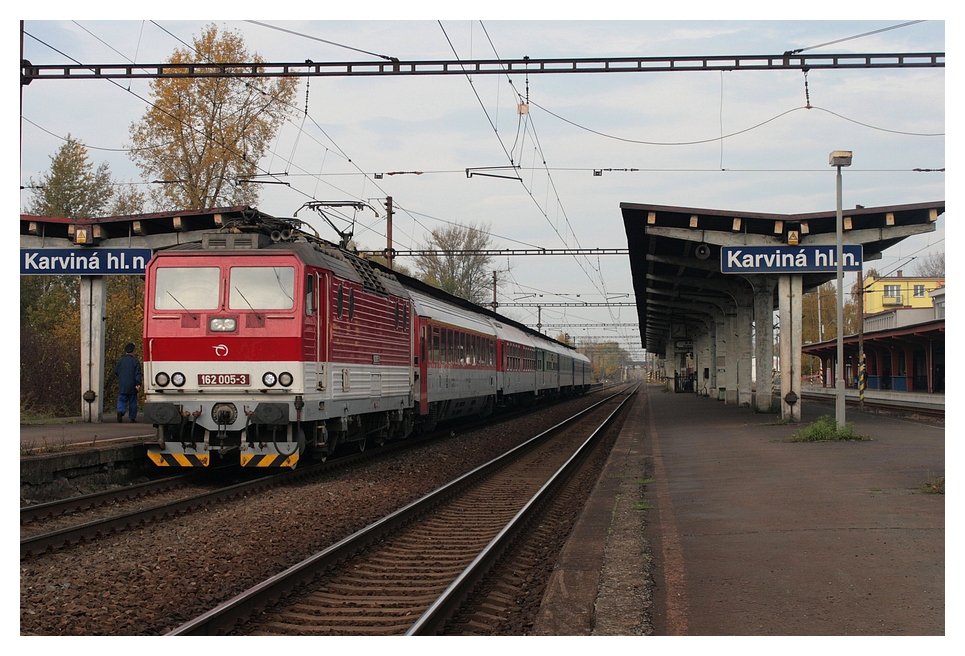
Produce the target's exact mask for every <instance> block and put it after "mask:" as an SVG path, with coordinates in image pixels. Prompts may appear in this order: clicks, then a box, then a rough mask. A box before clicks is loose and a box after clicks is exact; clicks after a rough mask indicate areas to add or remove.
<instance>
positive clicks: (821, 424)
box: [784, 415, 871, 442]
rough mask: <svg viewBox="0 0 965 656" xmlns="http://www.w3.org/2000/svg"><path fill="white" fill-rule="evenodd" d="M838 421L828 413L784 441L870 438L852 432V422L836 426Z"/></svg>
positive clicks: (861, 439) (830, 440) (836, 440)
mask: <svg viewBox="0 0 965 656" xmlns="http://www.w3.org/2000/svg"><path fill="white" fill-rule="evenodd" d="M837 424H838V422H836V421H835V420H834V417H832V416H830V415H824V416H822V417H820V418H819V419H818V420H817V421H816V422H814V423H812V424H809V425H808V426H806V427H804V428H802V429H800V430H799V431H797V432H796V433H794V435H792V436H791V437H789V438H787V439H786V440H784V441H785V442H840V441H847V442H851V441H855V442H857V441H864V440H870V439H871V436H870V435H859V434H857V433H855V432H854V426H853V425H852V424H845V425H844V426H838V425H837Z"/></svg>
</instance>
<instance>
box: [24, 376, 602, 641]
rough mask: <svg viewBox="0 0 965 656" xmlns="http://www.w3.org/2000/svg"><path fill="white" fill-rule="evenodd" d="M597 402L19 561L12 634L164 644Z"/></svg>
mask: <svg viewBox="0 0 965 656" xmlns="http://www.w3.org/2000/svg"><path fill="white" fill-rule="evenodd" d="M600 398H602V393H595V394H588V395H586V396H584V397H581V398H578V399H573V400H570V401H566V402H563V403H560V404H557V405H554V406H551V407H547V408H544V409H542V410H540V411H539V412H536V413H533V414H530V415H529V416H527V417H524V418H521V419H515V420H513V421H511V422H504V423H502V424H499V425H497V426H491V427H487V428H482V429H478V430H474V431H472V430H470V431H468V432H464V433H460V434H458V435H455V436H451V437H448V438H444V439H441V440H438V441H435V442H431V443H428V444H425V445H421V446H418V447H415V448H413V449H410V450H406V451H405V452H403V453H401V454H398V455H397V456H395V457H393V458H392V459H387V460H377V461H374V462H369V463H365V464H362V465H358V466H354V467H350V468H347V469H345V470H341V471H338V472H333V473H330V474H326V475H324V476H322V477H320V478H318V479H316V480H313V481H312V482H307V483H302V484H298V485H290V486H285V487H279V488H274V489H272V490H270V491H267V492H263V493H257V494H254V495H252V496H250V497H248V498H243V499H236V500H233V501H229V502H226V503H222V504H218V505H216V506H213V507H209V508H207V509H205V510H201V511H198V512H195V513H191V514H188V515H184V516H181V517H178V518H175V519H169V520H167V521H164V522H161V523H157V524H152V525H150V526H144V527H140V528H138V529H133V530H128V531H124V532H122V533H119V534H115V535H111V536H107V537H102V538H99V539H97V540H94V541H92V542H90V543H85V544H80V545H75V546H72V547H69V548H66V549H62V550H60V551H56V552H52V553H48V554H44V555H41V556H39V557H31V558H29V559H27V560H24V561H22V562H21V563H20V633H21V635H85V636H105V635H163V634H164V633H167V632H169V631H171V630H173V629H175V628H177V627H178V626H180V625H181V624H183V623H185V622H187V621H188V620H191V619H193V618H195V617H197V616H198V615H201V614H202V613H204V612H205V611H207V610H210V609H211V608H213V607H215V606H217V605H218V604H220V603H222V602H224V601H226V600H228V599H230V598H232V597H233V596H235V595H237V594H239V593H241V592H243V591H244V590H246V589H248V588H250V587H251V586H253V585H255V584H257V583H259V582H260V581H262V580H264V579H266V578H268V577H270V576H272V575H274V574H277V573H278V572H281V571H283V570H284V569H286V568H288V567H291V566H292V565H295V564H296V563H298V562H300V561H302V560H304V559H305V558H307V557H308V556H310V555H312V554H314V553H316V552H318V551H320V550H322V549H324V548H325V547H327V546H329V545H331V544H333V543H334V542H336V541H338V540H340V539H342V538H344V537H346V536H348V535H350V534H351V533H353V532H354V531H356V530H358V529H360V528H363V527H364V526H367V525H368V524H370V523H371V522H373V521H375V520H376V519H379V518H380V517H383V516H384V515H386V514H388V513H389V512H391V511H393V510H395V509H397V508H399V507H401V506H403V505H405V504H406V503H408V502H410V501H412V500H414V499H417V498H419V497H421V496H423V495H425V494H426V493H428V492H430V491H432V490H434V489H436V488H437V487H439V486H440V485H442V484H444V483H446V482H448V481H450V480H452V479H453V478H455V477H456V476H458V475H460V474H462V473H464V472H466V471H468V470H470V469H472V468H474V467H476V466H478V465H480V464H482V463H484V462H487V461H488V460H490V459H492V458H493V457H495V456H497V455H499V454H500V453H503V452H504V451H506V450H507V449H509V448H511V447H512V446H515V445H516V444H519V443H520V442H522V441H523V440H525V439H527V438H529V437H531V436H533V435H535V434H537V433H538V432H540V431H541V430H545V429H546V428H549V427H551V426H553V425H555V424H557V423H559V422H560V421H562V420H563V419H564V418H566V417H568V416H570V415H571V414H573V413H574V412H576V411H577V410H579V409H580V408H582V407H586V406H588V405H590V404H591V403H592V402H595V401H597V400H599V399H600Z"/></svg>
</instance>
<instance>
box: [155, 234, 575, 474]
mask: <svg viewBox="0 0 965 656" xmlns="http://www.w3.org/2000/svg"><path fill="white" fill-rule="evenodd" d="M144 374H145V375H144V380H145V383H144V384H145V387H146V394H147V400H146V403H145V406H144V409H143V416H144V418H145V419H146V420H147V421H148V422H150V423H153V424H154V425H155V426H156V427H157V436H158V443H157V445H155V446H152V447H151V448H150V449H149V451H148V454H149V456H150V458H151V459H152V460H153V461H154V462H155V464H157V465H159V466H175V467H203V466H208V465H209V464H210V463H211V462H212V460H213V459H214V460H221V459H227V458H232V459H235V458H236V459H237V462H240V464H241V466H243V467H294V466H295V465H296V464H297V463H298V462H299V460H300V459H303V458H319V459H321V458H325V457H327V456H328V455H329V454H330V453H332V452H333V451H334V449H335V448H336V447H337V446H339V445H341V444H345V443H354V444H355V445H356V446H357V447H358V448H359V449H364V448H365V446H366V444H367V443H371V442H375V443H382V442H384V441H386V440H389V439H396V438H404V437H406V436H408V435H410V434H411V433H412V432H413V431H414V430H420V429H427V430H428V429H432V428H433V427H434V426H435V425H436V424H437V423H438V422H441V421H445V420H447V419H451V418H454V417H460V416H466V415H473V414H479V415H487V414H489V413H491V412H492V411H493V410H494V409H495V408H496V407H497V406H500V405H504V404H512V403H523V402H528V401H531V400H534V399H537V398H541V397H546V396H557V395H568V394H577V393H583V392H585V391H586V389H587V388H588V386H589V381H590V364H589V360H588V359H587V358H586V357H585V356H584V355H582V354H581V353H578V352H577V351H575V350H574V349H572V348H570V347H568V346H566V345H563V344H560V343H559V342H557V341H555V340H552V339H549V338H547V337H545V336H543V335H541V334H539V333H537V332H535V331H533V330H530V329H529V328H526V327H525V326H523V325H521V324H518V323H516V322H514V321H512V320H510V319H506V318H505V317H502V316H500V315H498V314H496V313H494V312H491V311H489V310H487V309H485V308H481V307H479V306H476V305H474V304H472V303H469V302H468V301H465V300H462V299H459V298H456V297H454V296H451V295H449V294H446V293H445V292H442V291H440V290H438V289H435V288H433V287H430V286H428V285H426V284H424V283H421V282H419V281H417V280H414V279H412V278H409V277H406V276H403V275H401V274H397V273H395V272H393V271H390V270H389V269H386V268H384V267H381V266H379V265H378V264H375V263H373V262H371V261H369V260H365V259H362V258H359V257H358V256H356V255H354V254H352V253H350V252H348V251H345V250H343V249H340V248H338V247H337V246H335V245H333V244H330V243H328V242H324V241H322V240H320V239H318V238H316V237H313V236H310V235H307V234H305V233H303V232H300V231H298V230H291V229H286V230H282V231H279V230H274V231H272V232H271V233H269V231H268V230H267V229H266V228H264V227H263V226H254V227H252V226H248V227H246V229H237V228H236V229H235V230H234V231H230V232H219V233H210V234H206V235H204V237H203V240H202V242H201V243H200V244H187V245H182V246H177V247H174V248H170V249H168V250H164V251H159V252H158V253H157V254H156V255H155V257H154V258H153V259H152V260H151V262H150V264H149V265H148V268H147V273H146V301H145V311H144Z"/></svg>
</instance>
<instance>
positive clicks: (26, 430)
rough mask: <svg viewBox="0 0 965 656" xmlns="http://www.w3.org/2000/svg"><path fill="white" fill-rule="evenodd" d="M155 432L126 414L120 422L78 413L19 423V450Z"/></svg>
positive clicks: (143, 436) (111, 440)
mask: <svg viewBox="0 0 965 656" xmlns="http://www.w3.org/2000/svg"><path fill="white" fill-rule="evenodd" d="M155 436H156V431H155V429H154V426H152V425H151V424H138V423H132V422H131V421H130V420H129V419H127V418H126V417H125V418H124V422H123V423H117V422H115V421H110V420H108V421H106V422H101V423H95V422H85V421H83V420H81V419H80V418H79V417H77V418H67V419H57V420H50V421H40V422H34V423H29V424H20V452H21V454H27V455H29V454H31V453H32V452H37V453H41V452H44V451H53V450H63V449H66V448H68V447H89V446H96V445H99V444H110V443H115V442H122V441H137V440H145V439H153V438H154V437H155Z"/></svg>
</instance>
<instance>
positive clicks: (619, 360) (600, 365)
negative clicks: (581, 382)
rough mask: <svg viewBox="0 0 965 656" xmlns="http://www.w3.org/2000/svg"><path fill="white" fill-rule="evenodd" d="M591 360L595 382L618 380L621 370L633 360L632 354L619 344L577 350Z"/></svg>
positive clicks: (592, 346)
mask: <svg viewBox="0 0 965 656" xmlns="http://www.w3.org/2000/svg"><path fill="white" fill-rule="evenodd" d="M577 351H579V352H580V353H582V354H583V355H585V356H586V357H588V358H589V359H590V369H591V371H592V376H593V380H595V381H603V380H616V379H617V376H618V374H619V373H620V369H621V368H622V367H623V366H625V365H626V364H627V362H629V361H630V360H631V358H630V354H629V353H628V352H627V351H625V350H623V349H622V348H620V345H619V344H618V343H617V342H610V341H606V342H598V343H596V344H586V345H584V346H581V347H579V348H578V349H577Z"/></svg>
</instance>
